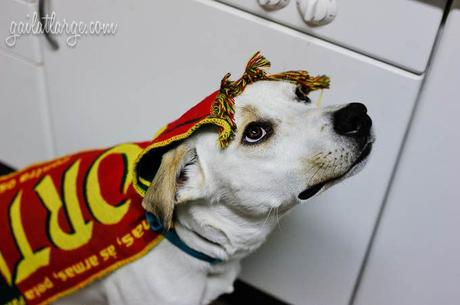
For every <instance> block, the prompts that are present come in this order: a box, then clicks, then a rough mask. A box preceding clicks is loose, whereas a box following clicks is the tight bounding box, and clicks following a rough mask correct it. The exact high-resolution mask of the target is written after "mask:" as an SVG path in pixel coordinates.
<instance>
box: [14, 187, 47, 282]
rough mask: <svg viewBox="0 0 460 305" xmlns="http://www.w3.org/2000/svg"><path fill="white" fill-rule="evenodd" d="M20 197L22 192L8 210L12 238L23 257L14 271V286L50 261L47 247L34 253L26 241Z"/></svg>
mask: <svg viewBox="0 0 460 305" xmlns="http://www.w3.org/2000/svg"><path fill="white" fill-rule="evenodd" d="M21 197H22V192H19V193H18V194H17V195H16V197H15V199H14V200H13V203H12V204H11V208H10V218H11V226H12V229H13V234H14V238H15V240H16V243H17V245H18V248H19V251H20V252H21V255H22V257H23V258H22V260H21V261H20V262H19V264H18V267H17V269H16V280H15V282H16V284H17V283H20V282H21V281H23V280H25V279H26V278H28V277H29V275H31V274H32V273H34V272H35V271H36V270H37V269H38V268H40V267H43V266H47V265H49V261H50V248H49V247H46V248H43V249H41V250H38V251H36V252H34V251H33V250H32V247H31V246H30V244H29V241H28V240H27V236H26V234H25V232H24V226H23V225H22V219H21Z"/></svg>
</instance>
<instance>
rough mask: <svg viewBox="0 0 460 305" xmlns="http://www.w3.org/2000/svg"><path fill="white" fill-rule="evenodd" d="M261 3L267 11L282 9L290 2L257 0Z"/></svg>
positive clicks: (284, 0) (285, 0)
mask: <svg viewBox="0 0 460 305" xmlns="http://www.w3.org/2000/svg"><path fill="white" fill-rule="evenodd" d="M257 1H258V2H259V5H260V6H261V7H263V8H264V9H266V10H267V11H275V10H279V9H282V8H283V7H285V6H286V5H288V4H289V0H257Z"/></svg>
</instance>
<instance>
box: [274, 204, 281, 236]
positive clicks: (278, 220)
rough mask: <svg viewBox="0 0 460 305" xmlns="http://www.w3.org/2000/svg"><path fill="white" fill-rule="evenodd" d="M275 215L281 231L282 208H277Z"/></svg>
mask: <svg viewBox="0 0 460 305" xmlns="http://www.w3.org/2000/svg"><path fill="white" fill-rule="evenodd" d="M275 215H276V222H277V223H278V228H279V229H280V230H281V224H280V207H277V208H276V210H275Z"/></svg>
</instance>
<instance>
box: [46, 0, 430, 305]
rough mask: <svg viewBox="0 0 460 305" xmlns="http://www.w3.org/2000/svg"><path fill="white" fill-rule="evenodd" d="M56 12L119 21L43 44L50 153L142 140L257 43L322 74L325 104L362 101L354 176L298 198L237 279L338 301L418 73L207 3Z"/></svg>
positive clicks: (59, 5)
mask: <svg viewBox="0 0 460 305" xmlns="http://www.w3.org/2000/svg"><path fill="white" fill-rule="evenodd" d="M54 9H55V10H56V13H57V15H58V16H60V18H66V19H68V20H74V19H75V20H83V21H90V20H102V21H115V22H118V23H119V30H118V33H117V34H116V35H115V36H106V37H82V39H81V40H80V41H79V44H78V46H77V47H76V48H68V47H66V46H65V41H64V39H63V38H62V37H61V39H60V43H61V45H62V47H61V49H60V50H59V51H57V52H55V51H51V50H48V49H47V48H45V54H44V59H45V69H46V76H47V81H48V83H47V85H48V90H49V102H50V112H51V119H52V126H53V128H54V138H55V141H56V147H57V151H58V154H64V153H68V152H73V151H75V150H79V149H83V148H89V147H101V146H105V145H111V144H114V143H117V142H123V141H135V140H142V139H148V138H150V137H151V136H152V135H153V134H154V133H155V131H156V130H157V129H158V128H160V126H162V125H163V124H164V123H167V122H169V121H171V119H173V118H175V117H177V115H179V114H181V113H182V112H183V111H184V110H186V109H188V108H189V107H190V106H191V105H193V104H194V103H196V102H197V101H199V100H200V99H201V98H202V97H204V96H206V95H207V94H208V93H210V92H211V91H213V90H214V89H216V88H217V87H218V86H219V83H220V79H221V78H222V77H223V75H224V74H225V72H227V71H230V72H233V73H234V75H235V77H237V76H238V75H239V74H240V73H241V72H242V70H243V68H244V64H245V62H246V60H247V59H248V58H249V56H250V55H252V54H253V53H254V52H255V51H256V50H261V51H263V53H264V54H265V55H266V56H267V58H269V59H270V60H271V61H272V62H273V67H272V71H284V70H287V69H300V68H305V69H308V70H310V71H311V72H312V73H313V74H316V73H325V74H328V75H330V76H331V78H332V89H331V90H329V91H327V92H325V103H327V104H335V103H347V102H352V101H361V102H363V103H365V104H366V105H368V108H369V111H370V113H371V115H372V117H373V119H374V125H375V128H376V131H377V143H376V145H375V153H374V155H373V156H372V159H371V160H370V162H369V166H368V167H367V168H366V169H365V171H364V172H363V173H362V174H360V175H359V176H357V177H355V178H353V179H350V180H349V181H347V182H345V183H343V184H342V185H340V186H338V187H336V188H335V190H332V191H329V192H328V193H325V194H324V195H321V196H320V197H318V198H317V199H315V200H313V201H312V202H309V203H307V204H305V205H304V206H301V207H298V208H297V209H295V210H294V212H293V213H292V214H291V215H290V216H288V217H286V219H284V220H282V221H281V224H280V229H279V230H277V231H276V232H275V234H274V236H272V239H271V240H270V241H269V242H268V243H267V244H266V245H264V246H263V247H262V248H261V249H260V251H258V252H257V253H256V254H255V255H254V256H252V257H251V258H249V259H247V260H246V261H245V262H244V271H243V274H242V278H243V279H244V280H247V281H248V282H250V283H251V284H253V285H256V286H258V287H260V288H262V289H263V290H266V291H268V292H269V293H271V294H274V295H276V296H277V297H280V298H282V299H284V300H286V301H288V302H291V303H295V304H302V305H305V304H315V305H321V304H328V305H329V304H334V305H340V304H348V301H349V298H350V294H351V291H352V289H353V286H354V284H355V281H356V278H357V275H358V272H359V270H360V266H361V263H362V260H363V258H364V254H365V250H366V246H367V244H368V242H369V238H370V235H371V231H372V228H373V225H374V222H375V219H376V215H377V213H378V210H379V208H380V205H381V203H382V200H383V198H384V194H385V190H386V188H387V185H388V181H389V179H390V175H391V172H392V169H393V166H394V164H395V160H396V157H397V153H398V150H399V147H400V145H401V141H402V138H403V134H404V132H405V129H406V125H407V122H408V119H409V116H410V113H411V111H412V108H413V105H414V102H415V99H416V96H417V92H418V89H419V85H420V82H421V77H419V76H416V75H413V74H411V73H408V72H405V71H402V70H399V69H397V68H394V67H392V66H389V65H387V64H383V63H380V62H378V61H375V60H373V59H369V58H367V57H365V56H362V55H359V54H357V53H354V52H351V51H348V50H346V49H342V48H340V47H337V46H335V45H333V44H330V43H327V42H324V41H322V40H319V39H317V38H312V37H309V36H307V35H305V34H302V33H299V32H297V31H294V30H291V29H287V28H285V27H283V26H279V25H276V24H273V23H272V22H270V21H266V20H263V19H261V18H259V17H255V16H253V15H250V14H246V13H243V12H241V11H239V10H236V9H233V8H231V7H229V6H227V5H224V4H221V3H217V2H214V1H190V0H181V1H179V0H176V1H163V2H161V5H159V4H158V3H157V2H154V1H149V0H138V1H132V2H127V1H122V0H117V1H109V0H101V1H97V2H95V1H90V0H84V1H73V0H66V1H64V0H61V1H56V2H55V3H54Z"/></svg>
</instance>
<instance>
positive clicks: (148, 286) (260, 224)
mask: <svg viewBox="0 0 460 305" xmlns="http://www.w3.org/2000/svg"><path fill="white" fill-rule="evenodd" d="M235 101H236V104H235V109H236V112H235V121H236V125H237V133H236V136H235V138H234V140H233V141H232V142H230V145H229V146H228V147H227V148H226V149H224V150H221V149H219V148H218V147H216V145H215V142H216V133H215V131H211V130H209V131H206V130H204V131H202V132H199V133H197V134H196V135H194V136H192V137H191V138H188V139H187V140H185V141H184V142H182V144H180V145H179V146H178V147H176V148H175V149H173V150H170V151H169V152H167V153H166V154H165V155H164V156H163V159H162V164H161V166H160V168H159V170H158V172H157V174H156V176H155V179H154V181H153V183H152V186H151V188H155V192H151V191H147V194H146V196H145V198H144V202H143V205H144V207H145V208H146V209H147V210H150V211H153V212H155V213H156V214H157V215H159V216H161V217H162V218H163V219H164V221H165V222H174V227H175V229H176V231H177V234H178V235H179V236H180V238H181V239H182V240H183V241H184V242H185V243H186V244H187V245H188V246H189V247H191V248H193V249H195V250H197V251H200V252H202V253H204V254H207V255H209V256H211V257H215V258H218V259H220V260H222V262H221V263H217V264H209V263H208V262H205V261H201V260H198V259H196V258H194V257H192V256H190V255H188V254H186V253H185V252H183V251H181V250H180V249H179V248H177V247H176V246H174V245H173V244H171V243H170V242H169V241H167V240H164V241H162V242H161V243H160V244H159V245H158V246H157V247H156V248H155V249H154V250H153V251H151V252H150V253H148V254H147V255H146V256H144V257H143V258H141V259H139V260H137V261H135V262H133V263H131V264H129V265H126V266H125V267H123V268H121V269H119V270H117V271H115V272H114V273H112V274H111V275H109V276H107V277H106V278H104V279H103V280H100V281H98V282H96V283H94V284H92V285H90V286H88V287H87V288H84V289H83V290H81V291H79V292H78V293H76V294H74V295H71V296H68V297H65V298H63V299H61V300H59V301H58V302H56V304H65V305H71V304H88V305H89V304H91V305H96V304H112V305H118V304H120V305H122V304H123V305H125V304H130V305H133V304H140V305H141V304H142V305H145V304H162V305H169V304H170V305H173V304H174V305H176V304H177V305H194V304H209V303H210V302H211V301H213V300H214V299H216V298H217V297H218V296H219V295H221V294H223V293H229V292H231V291H232V289H233V282H234V280H235V278H236V277H237V275H238V272H239V270H240V260H241V259H242V258H243V257H245V256H247V255H249V254H250V253H251V252H253V251H254V250H255V249H256V248H258V247H259V246H260V245H261V244H262V243H263V242H264V241H265V240H266V238H267V236H268V235H269V234H270V232H271V231H272V230H273V228H274V226H275V222H276V221H275V220H274V217H273V216H274V215H275V214H279V215H280V216H282V215H284V214H286V212H288V211H289V210H290V209H291V208H293V207H295V206H296V205H298V204H301V203H302V202H303V201H304V200H307V199H309V198H310V197H312V196H314V195H315V194H318V193H319V192H321V191H323V190H324V189H326V188H328V187H329V186H331V185H333V184H334V183H336V182H337V181H339V180H341V179H344V178H345V177H349V176H351V175H352V174H354V173H356V172H357V170H358V169H359V168H361V167H362V164H363V161H365V160H366V158H367V157H368V155H369V153H370V151H371V147H372V142H373V136H372V131H371V124H372V123H371V119H370V118H369V116H368V115H367V114H366V108H365V107H364V105H362V104H357V103H353V104H348V105H345V106H341V107H325V108H318V107H316V106H315V105H313V104H312V103H311V101H310V100H309V98H308V97H307V96H306V95H305V94H303V93H302V90H299V89H298V88H297V87H296V85H295V84H292V83H289V82H285V81H278V82H273V81H259V82H256V83H253V84H251V85H248V87H247V88H246V89H245V91H244V92H243V93H242V94H241V95H240V96H238V97H237V98H236V99H235Z"/></svg>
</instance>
